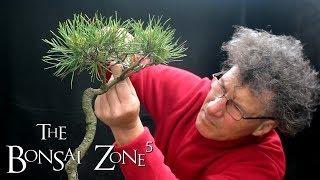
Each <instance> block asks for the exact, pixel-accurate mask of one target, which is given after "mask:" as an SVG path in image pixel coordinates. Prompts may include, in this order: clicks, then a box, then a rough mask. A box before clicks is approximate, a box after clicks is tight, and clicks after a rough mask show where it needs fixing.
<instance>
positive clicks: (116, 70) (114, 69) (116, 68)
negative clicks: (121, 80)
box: [111, 64, 122, 78]
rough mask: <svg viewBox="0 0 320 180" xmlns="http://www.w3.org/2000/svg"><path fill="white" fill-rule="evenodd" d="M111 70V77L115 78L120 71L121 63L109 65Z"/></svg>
mask: <svg viewBox="0 0 320 180" xmlns="http://www.w3.org/2000/svg"><path fill="white" fill-rule="evenodd" d="M111 72H112V75H113V77H115V78H117V77H119V76H120V75H121V73H122V65H121V64H114V65H111Z"/></svg>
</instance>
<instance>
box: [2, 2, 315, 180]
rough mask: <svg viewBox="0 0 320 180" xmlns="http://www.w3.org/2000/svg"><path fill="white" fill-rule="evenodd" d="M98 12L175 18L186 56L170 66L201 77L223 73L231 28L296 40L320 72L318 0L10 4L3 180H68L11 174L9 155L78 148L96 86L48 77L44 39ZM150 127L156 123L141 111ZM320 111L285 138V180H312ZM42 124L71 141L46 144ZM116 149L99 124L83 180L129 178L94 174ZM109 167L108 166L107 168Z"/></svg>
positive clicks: (32, 170)
mask: <svg viewBox="0 0 320 180" xmlns="http://www.w3.org/2000/svg"><path fill="white" fill-rule="evenodd" d="M97 11H98V12H100V13H101V14H102V15H104V16H106V17H108V16H110V15H113V14H114V12H115V11H117V12H118V17H121V18H122V19H127V18H135V19H137V18H141V19H143V20H146V19H147V18H148V15H149V14H151V15H157V16H161V15H162V16H163V19H167V18H171V21H170V25H172V26H173V27H174V28H175V29H176V30H177V33H176V37H181V39H182V40H186V41H187V47H188V48H189V49H188V51H187V57H185V58H184V59H183V60H184V61H183V62H179V63H173V64H171V65H173V66H177V67H181V68H184V69H187V70H190V71H192V72H194V73H196V74H198V75H199V76H201V77H203V76H210V75H211V73H213V72H217V71H218V70H219V68H220V63H221V62H222V61H223V60H225V59H226V56H225V54H223V53H221V50H220V46H221V44H222V43H223V42H225V41H228V40H229V39H230V37H231V35H232V33H233V31H234V28H233V25H243V26H247V27H250V28H260V29H265V30H268V31H272V32H273V33H274V34H287V35H292V36H294V37H296V38H298V39H300V40H301V41H302V43H303V44H304V46H305V53H306V56H307V57H308V58H309V59H310V60H311V62H312V64H313V66H314V67H315V68H316V69H317V70H319V66H320V62H319V47H320V39H319V36H318V34H317V33H318V32H319V30H320V15H319V13H320V2H319V1H316V0H264V1H262V0H226V1H223V0H175V1H173V0H161V1H155V0H134V1H124V0H50V1H49V0H27V1H17V0H10V1H9V0H7V1H2V3H1V11H0V13H1V43H0V44H1V48H0V49H1V51H0V52H1V61H0V62H1V63H0V67H1V69H0V77H1V79H0V80H1V81H0V82H1V86H0V93H1V96H0V97H1V99H0V100H1V101H0V102H1V104H0V105H1V106H0V109H1V110H0V111H1V125H0V126H1V134H0V136H1V146H0V153H1V169H0V176H1V178H0V179H66V174H65V173H64V171H60V172H55V171H53V170H52V165H50V164H48V163H44V164H43V165H37V164H34V163H33V164H31V163H30V164H28V165H27V169H26V170H25V171H24V172H23V173H20V174H7V173H6V172H7V171H8V148H7V147H6V145H19V146H21V147H23V148H24V150H25V151H26V150H28V149H34V150H42V151H44V152H48V149H53V150H55V151H58V150H66V149H67V148H69V147H71V148H74V147H76V146H77V145H78V144H79V143H80V140H81V138H82V137H83V135H84V129H85V125H84V116H83V114H82V111H81V104H80V100H81V95H82V92H83V90H84V89H86V88H87V87H90V86H92V87H97V84H95V83H91V82H90V78H89V76H88V75H87V74H85V73H83V74H80V75H79V76H76V77H75V79H74V80H75V81H74V84H73V89H70V79H69V78H66V79H65V80H63V81H61V80H60V79H58V78H56V77H54V76H53V75H52V72H53V71H50V70H44V68H45V67H46V64H44V63H43V62H42V61H41V57H42V56H43V55H45V52H46V51H47V50H48V48H49V47H48V46H47V45H45V44H44V43H43V42H42V41H41V39H42V38H51V37H52V36H51V34H50V32H49V31H50V30H54V31H55V30H56V28H57V25H58V22H59V21H64V20H66V19H67V18H72V15H73V14H74V13H80V12H82V13H85V14H88V15H89V16H92V15H93V14H94V13H95V12H97ZM141 117H142V119H143V121H144V124H145V125H146V126H149V127H151V129H152V122H151V120H150V119H149V118H148V115H147V114H146V113H145V112H143V113H142V114H141ZM319 117H320V114H319V110H318V111H317V112H316V113H315V116H314V120H313V123H312V125H311V128H309V129H306V130H305V131H303V132H302V133H299V134H298V135H297V136H296V137H295V138H286V137H282V138H283V143H284V147H285V151H286V155H287V172H286V179H288V180H295V179H314V178H316V177H318V172H317V170H318V167H320V166H319V157H320V156H319V154H318V152H320V151H319V145H316V144H317V143H318V142H319V140H318V139H319V132H318V131H319V130H320V127H319V122H318V121H317V120H318V119H319ZM38 123H51V124H52V126H54V127H56V126H67V140H66V141H59V140H56V139H51V140H47V141H45V142H44V141H41V140H40V138H41V131H40V128H39V127H35V125H36V124H38ZM112 143H113V137H112V134H111V133H110V131H109V129H108V128H106V127H105V126H104V125H103V124H101V123H100V122H98V127H97V134H96V137H95V140H94V143H93V145H92V147H91V148H90V149H89V152H88V154H87V155H86V156H85V158H84V159H83V160H82V161H81V163H82V164H81V165H80V167H79V172H80V179H82V180H91V179H123V177H122V175H121V172H120V171H119V169H117V170H115V171H94V170H93V169H94V167H95V166H96V164H97V163H98V162H99V160H100V159H101V157H102V155H103V154H104V152H103V151H102V150H101V151H99V150H98V151H94V148H93V147H94V145H97V144H107V145H111V144H112ZM105 166H110V164H109V165H108V164H105Z"/></svg>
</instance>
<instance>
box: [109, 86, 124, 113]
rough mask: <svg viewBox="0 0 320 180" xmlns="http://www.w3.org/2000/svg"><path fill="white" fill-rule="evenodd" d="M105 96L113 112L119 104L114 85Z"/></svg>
mask: <svg viewBox="0 0 320 180" xmlns="http://www.w3.org/2000/svg"><path fill="white" fill-rule="evenodd" d="M105 95H106V98H107V101H108V103H109V108H110V112H111V113H114V112H115V111H116V110H117V108H119V106H120V101H119V98H118V95H117V92H116V89H115V87H114V86H112V87H111V88H110V89H109V90H108V91H107V92H106V93H105Z"/></svg>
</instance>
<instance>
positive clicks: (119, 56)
mask: <svg viewBox="0 0 320 180" xmlns="http://www.w3.org/2000/svg"><path fill="white" fill-rule="evenodd" d="M167 22H168V20H167V21H165V22H164V23H162V22H161V18H155V17H149V21H148V22H147V23H144V22H142V21H141V20H133V19H129V20H126V21H121V20H120V19H119V18H117V15H116V14H115V16H111V17H109V18H105V17H103V16H102V15H101V14H96V15H95V16H94V17H93V18H89V17H88V16H87V15H82V14H75V15H74V17H73V19H71V20H70V19H68V20H66V21H65V22H61V23H59V27H58V28H57V30H58V31H57V32H56V33H55V32H53V31H51V33H52V34H53V38H51V39H50V40H48V39H44V40H43V41H44V42H45V43H47V44H49V45H50V50H49V51H48V52H47V54H46V55H45V56H43V59H42V60H43V61H44V62H46V63H48V64H50V66H49V67H48V68H55V69H56V71H55V73H54V75H55V76H57V77H59V78H64V77H66V76H68V75H71V87H72V83H73V77H74V75H75V73H77V74H79V73H80V72H83V71H84V70H86V71H88V72H89V74H90V75H91V81H94V80H98V81H99V83H100V87H99V88H96V89H94V88H91V87H89V88H87V89H86V90H85V91H84V92H83V96H82V109H83V112H84V113H85V116H86V118H85V120H86V133H85V136H84V137H83V140H82V142H81V144H80V145H79V147H77V148H76V149H75V150H74V152H73V155H74V157H76V156H77V154H78V153H80V159H81V158H82V157H83V156H84V155H85V153H86V151H87V150H88V148H89V147H90V145H91V143H92V141H93V139H94V136H95V132H96V122H97V118H96V116H95V114H94V110H93V109H92V102H93V100H94V98H95V97H96V96H97V95H100V94H103V93H105V92H106V91H108V90H109V89H110V87H112V86H113V85H115V84H117V83H118V82H120V81H122V80H124V79H125V78H127V77H129V76H130V75H131V74H132V73H134V72H137V71H139V70H141V69H143V68H145V67H148V66H151V65H155V64H167V63H169V62H170V61H175V60H177V59H179V58H181V57H184V56H185V54H183V53H184V52H185V50H186V48H185V47H184V43H180V44H179V42H178V40H174V39H175V38H174V33H175V30H174V29H172V28H171V27H170V26H169V25H167ZM146 59H148V60H146ZM114 64H121V65H122V67H123V71H122V73H121V75H120V76H119V77H116V78H114V79H112V80H110V81H109V78H110V76H108V74H110V66H111V65H114ZM48 68H47V69H48ZM77 166H78V163H77V162H76V161H75V160H74V159H73V158H70V159H69V160H68V162H67V163H66V165H65V170H66V172H67V174H68V179H69V180H75V179H78V173H77Z"/></svg>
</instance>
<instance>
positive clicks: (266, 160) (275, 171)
mask: <svg viewBox="0 0 320 180" xmlns="http://www.w3.org/2000/svg"><path fill="white" fill-rule="evenodd" d="M275 154H278V155H277V156H279V157H277V158H272V157H271V156H268V155H267V154H265V153H263V152H259V151H255V152H251V153H247V154H242V156H250V158H244V159H247V160H246V161H245V160H244V159H242V160H238V161H235V162H233V163H232V164H230V165H228V167H226V168H225V169H224V170H223V171H222V172H220V173H219V174H217V173H215V174H213V173H212V171H211V170H212V169H214V168H215V167H214V166H209V167H208V169H207V171H206V172H205V173H204V176H203V178H202V179H205V180H242V179H243V180H247V179H259V180H270V179H272V180H282V179H283V178H284V174H285V160H284V159H283V158H284V157H283V156H282V155H281V154H282V153H275ZM239 156H241V154H240V153H239ZM240 159H241V158H240ZM248 159H249V161H248Z"/></svg>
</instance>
